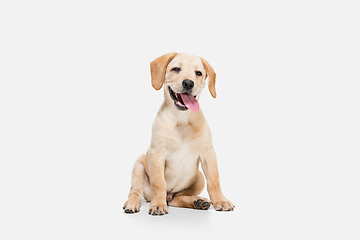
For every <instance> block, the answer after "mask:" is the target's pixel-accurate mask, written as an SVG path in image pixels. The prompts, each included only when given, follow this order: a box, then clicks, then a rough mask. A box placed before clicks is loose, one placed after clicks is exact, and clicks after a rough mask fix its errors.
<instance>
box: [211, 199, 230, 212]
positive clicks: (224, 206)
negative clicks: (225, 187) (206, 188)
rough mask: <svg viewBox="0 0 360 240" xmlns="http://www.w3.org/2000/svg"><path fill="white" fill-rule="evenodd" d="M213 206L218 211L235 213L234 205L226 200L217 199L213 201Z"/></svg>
mask: <svg viewBox="0 0 360 240" xmlns="http://www.w3.org/2000/svg"><path fill="white" fill-rule="evenodd" d="M213 206H214V208H215V210H216V211H234V208H235V206H234V204H232V203H231V202H230V201H229V200H227V199H226V198H222V199H216V200H215V201H213Z"/></svg>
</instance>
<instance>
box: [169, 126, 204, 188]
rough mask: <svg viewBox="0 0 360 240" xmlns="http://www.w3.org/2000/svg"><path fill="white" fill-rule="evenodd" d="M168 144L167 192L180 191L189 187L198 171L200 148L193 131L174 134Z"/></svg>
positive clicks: (186, 130)
mask: <svg viewBox="0 0 360 240" xmlns="http://www.w3.org/2000/svg"><path fill="white" fill-rule="evenodd" d="M173 136H174V137H176V138H173V139H172V140H169V142H168V144H169V145H168V148H167V149H168V151H167V153H166V163H165V180H166V186H167V191H174V192H176V191H180V190H183V189H184V188H186V187H189V184H190V183H191V181H192V180H193V179H194V178H195V176H196V174H197V171H198V166H199V165H198V156H199V153H198V151H197V149H198V147H197V146H196V145H197V143H196V140H194V139H193V134H192V130H191V129H184V128H183V129H180V131H177V132H176V133H175V132H174V135H173Z"/></svg>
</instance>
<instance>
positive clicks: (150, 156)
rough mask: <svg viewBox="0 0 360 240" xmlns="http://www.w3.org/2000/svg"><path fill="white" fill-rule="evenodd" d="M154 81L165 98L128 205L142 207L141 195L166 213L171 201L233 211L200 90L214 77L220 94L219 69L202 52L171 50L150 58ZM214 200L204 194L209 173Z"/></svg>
mask: <svg viewBox="0 0 360 240" xmlns="http://www.w3.org/2000/svg"><path fill="white" fill-rule="evenodd" d="M150 70H151V84H152V86H153V88H155V89H156V90H160V89H161V88H162V87H164V92H165V99H164V102H163V104H162V105H161V107H160V110H159V112H158V114H157V116H156V118H155V121H154V123H153V126H152V137H151V144H150V147H149V149H148V150H147V152H146V154H143V155H141V156H140V157H139V158H138V159H137V160H136V162H135V164H134V167H133V171H132V181H131V189H130V193H129V197H128V200H127V201H126V202H125V204H124V206H123V209H124V211H125V213H137V212H139V211H140V207H141V201H142V199H143V198H145V200H146V201H148V202H150V207H149V214H151V215H164V214H167V213H168V207H167V206H173V207H185V208H193V209H203V210H207V209H209V207H210V206H211V204H212V205H213V206H214V208H215V210H217V211H233V210H234V208H235V206H234V205H233V204H232V203H231V202H230V201H229V200H227V199H226V198H225V197H224V195H223V193H222V191H221V189H220V182H219V173H218V168H217V162H216V155H215V151H214V148H213V146H212V138H211V133H210V128H209V126H208V123H207V122H206V120H205V117H204V115H203V113H202V111H201V109H200V107H199V102H198V101H199V96H200V93H201V91H202V90H203V89H204V87H205V80H206V79H207V78H208V79H209V80H208V87H209V91H210V94H211V95H212V97H214V98H216V90H215V79H216V74H215V72H214V69H213V68H212V67H211V65H210V64H209V63H208V62H207V61H206V60H205V59H204V58H201V57H196V56H193V55H190V54H185V53H167V54H165V55H163V56H160V57H158V58H156V59H155V60H154V61H152V62H151V63H150ZM199 163H201V166H202V169H203V172H204V174H205V178H206V182H207V190H208V193H209V197H210V200H208V199H206V198H203V197H199V196H198V195H199V194H200V193H201V192H202V190H203V188H204V186H205V179H204V176H203V174H202V173H201V171H199Z"/></svg>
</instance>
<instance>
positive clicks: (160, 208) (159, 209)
mask: <svg viewBox="0 0 360 240" xmlns="http://www.w3.org/2000/svg"><path fill="white" fill-rule="evenodd" d="M149 214H150V215H154V216H158V215H164V214H168V210H167V205H166V203H156V202H153V201H151V203H150V208H149Z"/></svg>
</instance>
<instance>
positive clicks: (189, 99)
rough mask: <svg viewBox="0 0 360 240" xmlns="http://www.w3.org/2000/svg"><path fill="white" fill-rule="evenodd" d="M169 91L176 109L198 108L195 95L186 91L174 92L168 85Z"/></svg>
mask: <svg viewBox="0 0 360 240" xmlns="http://www.w3.org/2000/svg"><path fill="white" fill-rule="evenodd" d="M169 93H170V96H171V98H172V99H173V100H174V105H175V106H176V107H177V109H179V110H181V111H185V110H187V109H190V110H191V111H198V110H199V102H198V101H197V100H196V96H193V95H191V94H188V93H176V92H174V91H173V90H172V89H171V88H170V87H169Z"/></svg>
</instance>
